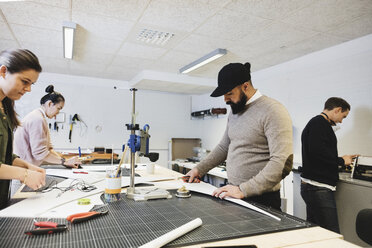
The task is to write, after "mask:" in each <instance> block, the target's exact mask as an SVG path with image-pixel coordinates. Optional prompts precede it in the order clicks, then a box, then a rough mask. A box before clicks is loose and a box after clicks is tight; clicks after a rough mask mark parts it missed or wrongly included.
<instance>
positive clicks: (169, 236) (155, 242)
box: [139, 218, 203, 248]
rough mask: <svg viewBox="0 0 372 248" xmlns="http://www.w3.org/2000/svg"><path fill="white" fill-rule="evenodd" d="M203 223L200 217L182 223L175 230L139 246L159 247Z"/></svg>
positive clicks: (146, 247)
mask: <svg viewBox="0 0 372 248" xmlns="http://www.w3.org/2000/svg"><path fill="white" fill-rule="evenodd" d="M202 224H203V222H202V220H201V219H200V218H196V219H195V220H192V221H190V222H188V223H186V224H185V225H182V226H180V227H178V228H176V229H174V230H173V231H170V232H169V233H166V234H164V235H162V236H160V237H159V238H156V239H154V240H152V241H150V242H148V243H146V244H144V245H142V246H140V247H139V248H158V247H162V246H164V245H166V244H168V243H169V242H171V241H173V240H175V239H176V238H178V237H181V236H182V235H184V234H186V233H188V232H190V231H192V230H194V229H195V228H197V227H199V226H201V225H202Z"/></svg>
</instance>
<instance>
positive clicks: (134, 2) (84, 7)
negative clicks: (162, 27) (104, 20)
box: [72, 0, 149, 21]
mask: <svg viewBox="0 0 372 248" xmlns="http://www.w3.org/2000/svg"><path fill="white" fill-rule="evenodd" d="M148 2H149V0H125V1H123V0H110V1H102V0H74V1H73V2H72V11H75V10H76V11H83V12H86V13H89V14H96V15H103V16H110V17H116V18H120V19H124V20H131V21H136V20H137V19H138V18H139V17H140V16H141V14H142V12H143V10H144V9H145V8H146V7H147V5H148Z"/></svg>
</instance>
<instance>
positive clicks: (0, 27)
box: [0, 21, 13, 40]
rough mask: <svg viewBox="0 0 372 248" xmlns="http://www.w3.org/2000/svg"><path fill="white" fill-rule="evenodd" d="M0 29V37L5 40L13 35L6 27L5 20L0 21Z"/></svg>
mask: <svg viewBox="0 0 372 248" xmlns="http://www.w3.org/2000/svg"><path fill="white" fill-rule="evenodd" d="M0 30H1V32H0V39H6V40H12V39H13V35H12V33H11V32H10V30H9V28H8V25H6V23H5V22H1V21H0Z"/></svg>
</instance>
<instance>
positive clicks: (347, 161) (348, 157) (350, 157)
mask: <svg viewBox="0 0 372 248" xmlns="http://www.w3.org/2000/svg"><path fill="white" fill-rule="evenodd" d="M358 156H359V154H354V155H344V156H342V158H343V159H344V161H345V165H350V164H351V163H352V162H353V159H354V158H356V157H358Z"/></svg>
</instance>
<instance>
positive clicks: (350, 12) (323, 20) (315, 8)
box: [282, 0, 372, 32]
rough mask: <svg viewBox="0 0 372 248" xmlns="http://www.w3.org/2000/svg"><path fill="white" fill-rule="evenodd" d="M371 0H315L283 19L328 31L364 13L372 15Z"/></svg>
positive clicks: (300, 25) (309, 27) (301, 25)
mask: <svg viewBox="0 0 372 248" xmlns="http://www.w3.org/2000/svg"><path fill="white" fill-rule="evenodd" d="M371 13H372V1H370V0H358V1H355V0H326V1H325V0H313V1H312V4H311V5H309V6H307V7H306V8H303V9H301V10H299V11H297V12H295V13H294V14H293V15H291V16H289V17H288V18H284V19H283V20H282V21H283V22H285V23H288V24H293V25H297V26H299V27H303V28H306V29H311V30H315V31H321V32H326V31H328V30H330V29H334V28H336V27H337V26H340V25H345V24H347V23H348V22H349V21H351V20H353V19H355V18H356V17H359V16H361V15H364V14H369V15H371Z"/></svg>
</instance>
